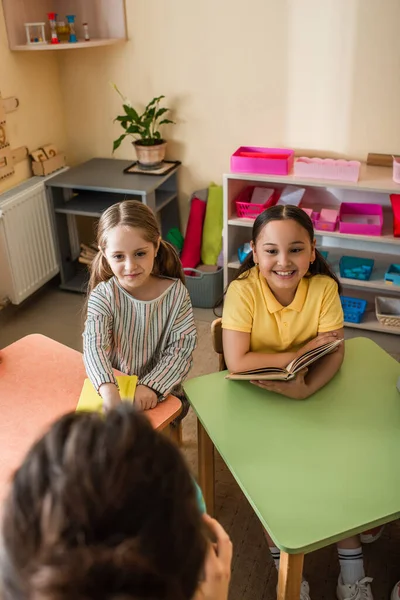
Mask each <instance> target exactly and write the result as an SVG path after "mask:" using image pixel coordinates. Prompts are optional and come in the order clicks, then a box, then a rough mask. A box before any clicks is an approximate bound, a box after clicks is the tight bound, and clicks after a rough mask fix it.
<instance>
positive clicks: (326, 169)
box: [293, 156, 361, 182]
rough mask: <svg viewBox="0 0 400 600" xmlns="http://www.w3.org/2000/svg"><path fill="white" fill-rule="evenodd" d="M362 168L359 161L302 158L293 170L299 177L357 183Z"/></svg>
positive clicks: (297, 161)
mask: <svg viewBox="0 0 400 600" xmlns="http://www.w3.org/2000/svg"><path fill="white" fill-rule="evenodd" d="M360 167H361V163H360V162H359V161H358V160H343V159H339V160H334V159H333V158H308V157H306V156H300V157H299V158H298V159H297V160H296V162H295V163H294V167H293V170H294V174H295V175H297V177H309V178H310V179H334V180H339V181H354V182H356V181H358V178H359V175H360Z"/></svg>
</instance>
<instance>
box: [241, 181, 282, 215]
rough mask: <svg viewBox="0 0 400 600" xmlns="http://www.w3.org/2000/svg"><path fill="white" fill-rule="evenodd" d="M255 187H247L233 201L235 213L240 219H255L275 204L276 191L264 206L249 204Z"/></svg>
mask: <svg viewBox="0 0 400 600" xmlns="http://www.w3.org/2000/svg"><path fill="white" fill-rule="evenodd" d="M255 187H256V186H255V185H248V186H247V187H245V188H244V190H242V191H241V192H240V194H239V195H238V196H237V198H236V200H235V203H236V213H237V216H238V217H239V218H240V219H255V218H256V217H257V216H258V215H259V214H260V213H262V211H263V210H266V209H267V208H269V207H270V206H273V205H274V204H276V200H277V195H276V191H275V192H274V193H273V194H272V196H271V197H270V198H269V200H267V202H265V204H254V203H253V202H250V199H251V196H252V194H253V191H254V188H255Z"/></svg>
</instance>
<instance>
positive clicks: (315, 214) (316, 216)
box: [299, 206, 319, 227]
mask: <svg viewBox="0 0 400 600" xmlns="http://www.w3.org/2000/svg"><path fill="white" fill-rule="evenodd" d="M299 208H301V209H302V210H304V212H305V213H307V214H308V216H309V217H310V219H311V221H312V224H313V225H314V227H315V223H316V222H317V221H318V219H319V212H315V210H313V209H312V208H307V207H305V206H300V207H299Z"/></svg>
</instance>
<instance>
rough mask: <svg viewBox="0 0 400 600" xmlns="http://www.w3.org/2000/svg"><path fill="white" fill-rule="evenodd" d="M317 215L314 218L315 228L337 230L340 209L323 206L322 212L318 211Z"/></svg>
mask: <svg viewBox="0 0 400 600" xmlns="http://www.w3.org/2000/svg"><path fill="white" fill-rule="evenodd" d="M316 215H318V216H316V217H315V218H314V227H315V229H318V230H319V231H335V229H336V226H337V222H338V218H339V211H338V210H332V209H330V208H323V209H322V210H321V212H320V213H319V214H318V213H316Z"/></svg>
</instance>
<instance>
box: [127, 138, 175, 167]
mask: <svg viewBox="0 0 400 600" xmlns="http://www.w3.org/2000/svg"><path fill="white" fill-rule="evenodd" d="M133 145H134V146H135V150H136V156H137V159H138V163H139V164H140V166H141V167H143V168H145V169H157V167H159V166H160V164H161V163H162V161H163V160H164V158H165V150H166V148H167V142H165V141H164V140H160V141H159V143H158V144H154V145H153V146H144V145H143V144H141V143H140V140H137V141H136V142H133Z"/></svg>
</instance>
